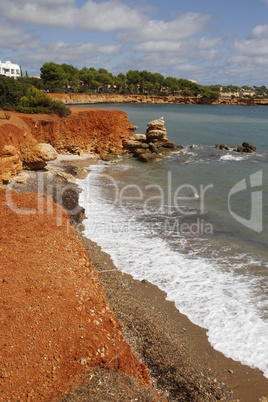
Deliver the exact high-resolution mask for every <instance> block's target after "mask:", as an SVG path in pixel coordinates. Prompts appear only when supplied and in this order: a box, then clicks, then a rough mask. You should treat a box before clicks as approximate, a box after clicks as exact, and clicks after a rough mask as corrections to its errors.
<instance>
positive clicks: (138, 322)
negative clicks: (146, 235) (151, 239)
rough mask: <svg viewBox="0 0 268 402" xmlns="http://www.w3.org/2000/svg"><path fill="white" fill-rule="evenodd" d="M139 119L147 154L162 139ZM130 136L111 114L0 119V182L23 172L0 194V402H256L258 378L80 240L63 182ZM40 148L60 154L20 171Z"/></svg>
mask: <svg viewBox="0 0 268 402" xmlns="http://www.w3.org/2000/svg"><path fill="white" fill-rule="evenodd" d="M50 121H51V122H50ZM150 123H152V122H150ZM150 123H149V124H148V130H147V132H146V134H143V137H139V138H138V137H136V138H134V141H137V142H140V143H141V144H143V145H146V147H145V148H144V149H146V152H148V153H150V154H152V155H154V156H155V155H156V156H157V155H158V153H157V152H158V149H159V148H161V149H162V148H165V147H162V146H160V147H159V148H158V147H157V144H158V143H159V142H160V143H162V144H164V143H165V144H167V143H168V140H167V136H166V132H165V129H164V124H163V121H160V122H159V121H158V122H156V121H154V122H153V124H150ZM3 126H4V127H3ZM16 127H17V128H16ZM133 130H134V127H133V126H131V125H130V123H129V121H128V119H127V116H126V115H125V113H124V112H122V113H121V112H117V111H116V112H114V111H107V113H103V111H101V112H99V111H94V112H91V111H90V112H88V111H87V112H85V111H81V110H79V111H76V112H75V113H74V114H73V116H72V118H71V119H69V118H67V119H63V120H60V119H55V118H47V119H44V117H41V118H40V116H38V117H32V116H24V119H23V120H21V116H19V117H18V116H11V119H10V120H8V121H1V122H0V132H1V133H2V137H1V140H0V141H2V142H0V168H1V169H2V170H1V169H0V173H1V172H2V178H3V173H4V174H6V173H7V172H10V170H8V169H9V168H7V165H6V164H7V163H10V162H11V166H13V167H14V169H13V170H12V172H11V174H10V176H8V177H7V176H5V179H4V180H3V181H2V182H3V183H4V184H6V183H7V182H8V181H9V180H10V178H11V177H12V176H15V175H16V173H18V172H21V173H23V174H26V175H27V181H26V182H24V181H25V180H14V181H13V183H11V182H10V184H9V185H8V186H7V187H6V188H5V189H2V190H0V202H1V207H0V218H1V221H0V222H1V225H0V237H1V244H0V249H1V271H0V287H1V292H0V303H1V314H0V320H1V326H0V351H1V352H0V353H1V359H0V400H3V401H8V400H11V401H13V400H14V401H15V400H22V401H37V400H40V401H41V400H44V401H61V402H71V401H88V400H90V401H114V402H118V401H119V402H121V401H122V402H125V401H133V400H137V401H140V402H145V401H170V402H171V401H218V400H221V401H228V402H231V401H241V402H253V401H256V402H267V400H268V393H267V386H268V380H267V379H265V378H264V377H263V375H262V373H261V372H260V371H258V370H255V369H251V368H249V367H247V366H243V365H241V364H240V363H238V362H234V361H232V360H231V359H227V358H225V357H224V356H223V355H222V354H221V353H219V352H217V351H215V350H214V349H213V348H212V347H211V346H210V344H209V343H208V340H207V336H206V331H205V330H204V329H202V328H199V327H197V326H195V325H193V324H192V323H191V322H190V321H189V320H188V319H187V317H185V316H184V315H182V314H180V313H179V311H178V310H177V309H176V308H175V306H174V304H173V303H171V302H167V301H166V300H165V294H164V293H163V292H161V291H160V290H159V289H158V288H156V287H155V286H153V285H151V284H149V283H148V282H146V281H142V282H139V281H135V280H134V279H133V278H132V277H131V276H129V275H126V274H124V273H122V272H120V271H118V270H117V268H116V267H115V266H114V264H113V262H112V261H111V259H110V257H109V255H107V254H105V253H103V252H102V250H101V249H100V247H98V245H96V244H95V243H94V242H92V241H91V240H90V239H87V238H85V237H84V236H83V219H84V218H85V216H84V211H83V209H82V208H81V207H79V205H78V195H79V190H78V188H77V186H76V184H75V180H76V178H77V177H79V178H83V177H86V175H87V174H88V172H89V170H90V164H92V163H98V159H99V157H100V154H101V157H103V158H107V159H109V155H110V154H116V153H119V154H123V153H124V152H125V151H124V149H125V145H124V144H126V143H127V141H130V140H132V141H133V138H132V137H131V133H132V132H133ZM25 133H26V135H24V134H25ZM139 135H141V134H139ZM144 135H145V137H144ZM26 140H27V141H26ZM28 140H29V141H28ZM163 140H164V141H163ZM40 143H43V144H49V145H51V147H52V146H53V148H54V149H55V151H56V153H58V152H64V151H65V152H67V151H68V152H69V155H58V154H57V155H55V154H54V156H53V151H52V150H51V149H49V151H51V152H52V155H50V161H48V160H46V161H45V164H46V167H45V169H44V168H42V169H41V170H40V169H39V170H37V171H32V170H29V169H28V170H27V171H24V170H22V169H23V168H24V167H28V168H29V167H32V166H33V165H31V166H29V165H27V163H28V161H31V162H32V161H33V156H35V155H36V153H35V150H36V147H37V145H38V144H40ZM150 144H151V145H150ZM136 145H137V144H136ZM153 145H154V146H155V147H156V149H154V147H153ZM147 146H148V147H147ZM6 147H14V149H12V148H11V149H10V148H9V149H7V148H6ZM150 147H151V148H150ZM139 148H140V144H138V147H135V150H136V149H139ZM141 149H143V148H141ZM167 149H168V148H167ZM170 149H172V147H171V148H170ZM14 150H15V151H14ZM147 150H149V151H150V152H149V151H147ZM154 150H156V151H157V152H154ZM8 151H9V155H7V154H5V153H4V154H3V152H8ZM87 151H89V152H91V153H90V154H87ZM96 151H97V152H96ZM1 152H2V153H1ZM14 152H15V154H14ZM93 152H94V153H95V156H94V154H93ZM161 152H162V151H161ZM12 153H13V155H12ZM79 154H81V155H80V156H79ZM133 154H134V152H133ZM26 156H27V158H28V159H27V158H26ZM5 158H11V159H8V160H6V159H5ZM16 158H17V159H16ZM38 158H39V159H40V154H38ZM38 158H37V159H38ZM39 159H38V160H37V162H38V163H39V162H40V160H39ZM41 159H42V160H43V163H44V155H43V154H42V157H41ZM25 161H26V162H25ZM1 163H2V165H1ZM16 166H18V167H17V168H16ZM9 167H10V165H9ZM5 169H6V170H5ZM16 169H17V170H16ZM19 193H20V194H19ZM53 200H54V201H55V202H56V203H57V204H55V203H54V202H53ZM67 212H68V214H67Z"/></svg>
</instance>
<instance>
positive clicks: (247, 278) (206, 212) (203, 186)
mask: <svg viewBox="0 0 268 402" xmlns="http://www.w3.org/2000/svg"><path fill="white" fill-rule="evenodd" d="M91 107H92V106H91ZM94 107H95V106H94ZM97 107H101V108H104V107H105V108H109V109H120V110H125V111H126V113H127V115H128V117H129V119H130V121H131V123H132V124H133V125H138V126H139V130H138V131H137V132H139V133H144V132H145V131H146V125H147V123H148V122H149V121H150V120H154V119H156V118H159V117H161V116H163V117H164V120H165V127H166V129H167V132H168V138H169V139H170V140H172V141H175V142H176V143H177V144H182V145H183V146H184V149H183V154H181V153H179V152H176V153H174V154H172V155H171V156H170V157H168V158H165V159H164V160H163V161H162V162H160V163H157V164H142V163H140V162H138V161H137V160H135V159H132V158H123V159H122V161H121V163H119V164H110V165H107V164H105V163H100V164H99V165H97V166H96V167H93V168H92V171H91V173H90V174H89V176H88V178H87V179H85V180H82V181H80V182H79V185H80V187H81V189H82V193H81V196H80V203H81V204H82V205H83V206H84V207H85V209H86V215H87V220H86V221H85V225H86V230H85V234H86V235H87V236H88V237H90V238H91V239H92V240H94V241H96V242H98V243H99V244H100V245H101V247H102V248H103V249H104V250H105V251H107V252H108V253H109V254H110V255H111V256H112V258H113V259H114V261H115V263H116V265H117V266H118V268H119V269H121V270H123V271H125V272H128V273H130V274H132V275H133V276H134V277H135V278H137V279H147V280H149V281H151V282H152V283H154V284H156V285H157V286H159V287H160V288H161V289H163V290H164V291H166V293H167V297H168V299H170V300H173V301H174V302H175V305H176V307H177V308H178V309H179V310H180V311H181V312H183V313H185V314H186V315H188V317H189V318H190V319H191V320H192V321H193V322H194V323H196V324H198V325H200V326H203V327H205V328H207V329H208V338H209V341H210V342H211V344H212V345H213V347H214V348H215V349H217V350H220V351H222V352H223V353H224V354H225V355H226V356H228V357H231V358H233V359H235V360H239V361H241V362H242V363H244V364H248V365H251V366H253V367H258V368H259V369H260V370H262V371H263V372H264V373H265V375H266V376H268V340H267V334H268V302H267V295H268V283H267V278H268V253H267V246H268V230H267V228H268V196H267V195H268V180H267V178H268V108H266V107H261V106H260V107H242V106H241V107H240V106H205V105H204V106H201V105H105V106H102V105H101V106H100V105H99V106H97ZM244 141H247V142H250V143H252V144H253V145H255V146H256V147H257V152H256V154H240V153H235V152H233V151H221V150H217V149H215V144H216V143H218V144H221V143H225V144H226V145H229V146H238V145H241V144H242V142H244Z"/></svg>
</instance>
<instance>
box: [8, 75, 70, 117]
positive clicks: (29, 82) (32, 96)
mask: <svg viewBox="0 0 268 402" xmlns="http://www.w3.org/2000/svg"><path fill="white" fill-rule="evenodd" d="M0 109H3V110H15V111H18V112H22V113H45V114H57V115H59V116H60V117H64V116H68V115H69V114H70V113H71V111H70V109H69V108H68V107H66V106H65V104H64V103H63V102H60V101H55V100H53V99H51V98H49V96H47V94H46V93H45V92H44V90H42V83H41V81H40V79H38V78H28V77H20V78H17V79H16V80H15V79H14V78H10V77H6V76H4V75H0Z"/></svg>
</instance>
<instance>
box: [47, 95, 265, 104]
mask: <svg viewBox="0 0 268 402" xmlns="http://www.w3.org/2000/svg"><path fill="white" fill-rule="evenodd" d="M49 96H50V97H51V98H52V99H57V100H61V101H62V102H64V103H66V104H69V105H75V104H90V103H142V104H146V103H148V104H151V103H152V104H153V103H156V104H203V105H268V99H251V98H206V97H198V96H181V95H168V96H157V95H131V94H130V95H126V94H124V95H121V94H50V95H49Z"/></svg>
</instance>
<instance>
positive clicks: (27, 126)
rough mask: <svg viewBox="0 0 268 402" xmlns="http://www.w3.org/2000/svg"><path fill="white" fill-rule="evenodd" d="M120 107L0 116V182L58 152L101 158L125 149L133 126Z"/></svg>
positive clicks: (41, 164) (35, 166)
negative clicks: (64, 114)
mask: <svg viewBox="0 0 268 402" xmlns="http://www.w3.org/2000/svg"><path fill="white" fill-rule="evenodd" d="M136 128H137V127H134V126H132V125H131V124H130V122H129V119H128V117H127V115H126V113H125V112H123V111H110V110H100V109H86V110H85V109H74V110H73V111H72V114H71V115H70V116H68V117H66V118H63V119H61V118H59V117H57V116H48V115H26V114H20V113H13V112H12V113H10V119H9V120H4V119H1V120H0V185H1V184H3V183H5V182H7V181H9V180H10V178H11V177H12V176H13V175H16V174H17V173H19V172H20V171H21V170H22V168H25V169H41V168H43V167H45V166H46V163H47V162H48V161H49V160H53V159H55V157H56V156H57V152H58V153H72V154H78V155H81V154H83V153H84V152H85V153H93V154H97V155H99V156H100V157H101V158H103V159H105V158H107V155H109V154H112V155H121V154H122V153H124V152H125V150H124V148H123V145H122V143H123V141H126V140H128V139H129V138H130V136H131V133H132V132H133V131H134V130H135V129H136Z"/></svg>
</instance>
